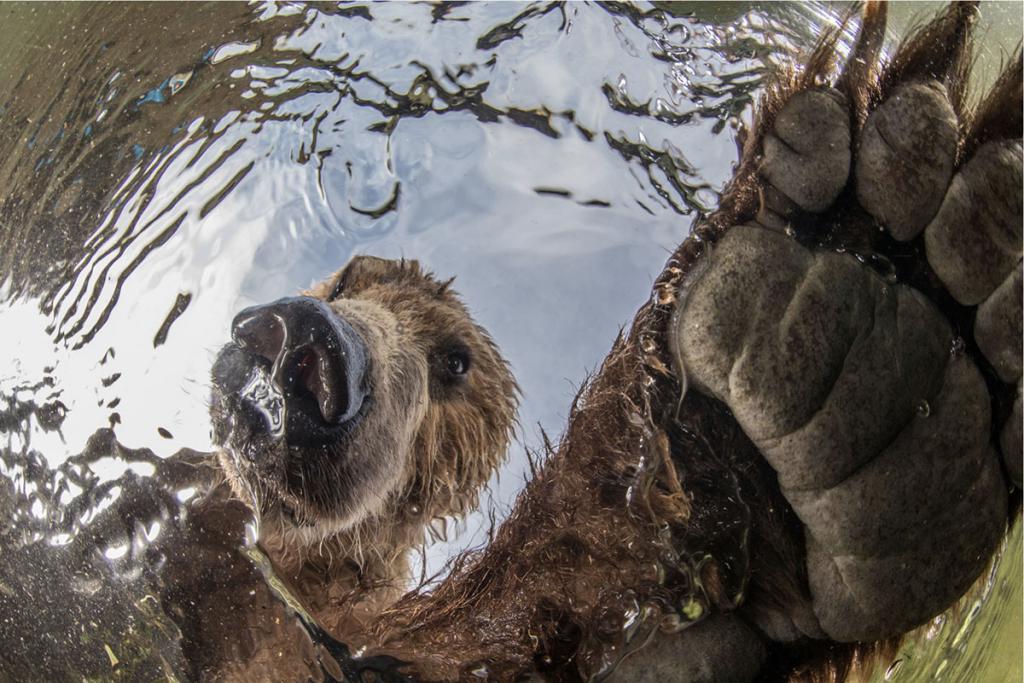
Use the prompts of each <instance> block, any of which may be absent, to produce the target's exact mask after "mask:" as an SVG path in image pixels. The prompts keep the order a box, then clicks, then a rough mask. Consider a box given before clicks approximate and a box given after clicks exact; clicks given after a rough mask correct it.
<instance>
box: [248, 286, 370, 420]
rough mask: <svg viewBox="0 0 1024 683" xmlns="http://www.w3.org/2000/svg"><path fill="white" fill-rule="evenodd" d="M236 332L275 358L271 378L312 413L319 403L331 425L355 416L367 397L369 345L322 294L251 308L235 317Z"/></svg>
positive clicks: (257, 352) (256, 349)
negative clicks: (319, 297) (323, 298)
mask: <svg viewBox="0 0 1024 683" xmlns="http://www.w3.org/2000/svg"><path fill="white" fill-rule="evenodd" d="M231 336H232V339H233V340H234V342H235V343H236V344H237V345H238V346H239V347H240V348H243V349H246V350H248V351H249V352H250V353H253V354H255V355H257V356H260V357H262V358H265V359H266V360H267V361H269V362H270V364H271V381H272V382H273V383H274V385H275V386H276V387H277V389H278V390H279V391H280V392H281V393H282V395H283V396H284V397H285V398H291V399H297V400H296V401H295V404H296V407H297V408H298V409H300V410H301V409H302V408H303V403H306V404H307V406H308V409H309V412H313V411H314V410H316V409H317V408H318V409H319V413H320V417H321V418H323V421H324V422H326V423H328V424H332V425H335V424H343V423H345V422H347V421H349V420H351V419H352V418H353V417H355V415H356V413H357V412H358V411H359V408H360V407H361V406H362V404H363V400H364V399H365V398H366V391H365V389H364V385H365V382H364V379H365V375H366V369H367V357H368V354H367V350H366V344H365V343H364V342H363V340H362V338H361V337H360V336H359V333H358V332H356V331H355V329H353V327H352V325H350V324H349V323H348V321H347V320H345V319H344V317H342V316H340V315H338V314H337V313H335V312H334V311H333V310H331V308H330V307H328V306H327V304H325V303H324V302H322V301H320V300H319V299H313V298H311V297H307V296H300V297H289V298H286V299H280V300H278V301H275V302H273V303H270V304H265V305H261V306H252V307H250V308H247V309H245V310H244V311H242V312H241V313H239V314H238V315H237V316H235V319H234V321H232V323H231ZM302 399H305V401H303V400H302ZM310 399H312V401H315V404H316V408H313V405H312V402H311V401H310Z"/></svg>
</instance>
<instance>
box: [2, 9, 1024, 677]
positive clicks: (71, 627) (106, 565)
mask: <svg viewBox="0 0 1024 683" xmlns="http://www.w3.org/2000/svg"><path fill="white" fill-rule="evenodd" d="M834 21H835V19H834V17H833V16H832V15H831V14H830V13H829V12H827V11H820V10H818V9H815V8H808V7H805V6H789V5H772V6H769V7H766V8H761V9H757V8H755V9H751V8H750V6H749V5H745V4H719V3H709V4H701V5H693V6H675V5H673V6H669V7H667V8H664V9H657V8H654V7H646V6H634V5H620V4H616V3H610V4H607V5H604V6H592V5H584V4H568V5H560V4H555V3H550V4H542V3H531V4H522V3H488V4H473V5H462V4H460V3H449V4H441V5H427V4H422V5H411V4H373V5H361V4H353V5H343V6H340V7H325V6H316V7H307V6H303V5H296V4H288V5H276V4H264V5H255V6H246V5H239V4H214V5H189V6H188V8H187V9H181V8H169V7H165V6H162V5H145V6H135V7H132V8H130V9H129V8H125V7H121V6H116V5H114V6H93V5H89V6H78V5H57V6H52V5H44V6H34V5H32V6H30V5H12V4H4V5H0V26H2V27H3V28H2V29H0V36H2V37H3V38H4V39H5V40H4V42H3V44H2V45H0V178H2V179H3V186H2V193H0V244H2V245H3V249H2V250H0V268H2V271H0V281H2V283H3V284H2V289H0V320H2V321H3V330H4V333H3V334H2V335H0V357H2V358H4V359H6V360H7V362H6V363H5V364H4V365H3V367H0V433H2V434H3V439H4V441H3V443H2V444H0V449H2V451H0V456H2V457H0V470H2V473H3V475H4V476H3V477H2V478H0V486H3V487H4V488H5V491H4V492H3V495H2V496H0V508H3V509H0V513H2V514H3V517H2V527H0V529H2V531H0V533H2V534H3V545H4V547H5V548H13V547H18V548H19V549H20V550H19V551H18V554H16V555H13V557H16V558H18V561H17V562H12V560H11V559H10V558H11V557H12V556H11V555H8V556H7V557H6V558H5V559H4V560H3V562H0V566H2V571H0V595H7V597H6V598H3V597H0V602H2V600H13V602H8V603H5V604H4V605H2V606H0V609H2V611H3V613H4V614H9V613H11V606H12V605H16V606H18V607H19V609H18V610H15V611H17V612H18V613H19V614H23V615H26V616H25V617H24V618H25V619H29V621H24V622H22V621H19V622H18V623H17V624H16V625H10V624H9V625H8V626H5V627H2V628H8V629H13V630H10V631H8V632H7V633H4V634H3V639H4V642H11V640H10V638H9V637H8V636H10V634H12V633H13V634H18V633H25V632H31V631H34V630H35V629H34V628H33V627H32V622H31V619H32V618H33V617H32V616H31V615H32V614H41V615H43V617H42V618H43V619H44V623H51V624H52V626H53V630H54V632H63V633H65V637H62V638H56V639H54V640H52V642H51V641H47V643H49V644H48V645H43V644H40V643H39V642H36V640H32V641H30V645H31V647H28V646H26V647H28V649H26V651H25V652H23V653H20V654H16V655H11V656H12V657H15V659H16V658H17V657H18V656H22V657H24V658H27V659H36V660H39V661H42V660H43V659H45V658H46V657H52V658H53V660H52V661H50V660H46V661H47V662H48V663H47V664H46V667H47V668H45V670H46V671H49V672H50V673H52V674H53V675H54V676H57V675H58V672H61V671H64V672H65V673H66V671H67V670H77V671H78V672H109V671H110V670H111V669H110V667H113V669H114V670H116V671H118V672H121V673H122V674H125V675H127V674H126V673H125V672H126V671H127V668H126V667H127V664H126V662H129V661H132V662H135V661H137V662H139V664H138V666H139V667H142V668H139V669H137V670H135V672H136V673H141V672H143V671H146V672H155V671H175V672H180V671H183V670H184V669H182V666H184V664H183V662H182V661H181V653H180V652H178V651H176V650H175V649H174V648H173V647H170V649H168V647H169V646H166V643H167V642H173V638H172V639H170V640H168V638H167V637H166V636H167V634H171V635H173V634H174V633H176V626H175V624H174V623H173V619H172V618H169V617H168V615H166V614H164V613H162V612H161V610H160V609H156V607H155V606H154V604H153V603H154V600H153V593H152V588H151V587H150V584H149V583H147V582H148V581H149V579H150V578H151V577H150V575H151V573H152V572H153V567H154V566H155V565H154V562H155V560H154V559H153V558H154V557H159V556H160V555H159V553H156V554H155V555H154V553H153V552H150V551H151V550H152V548H151V546H152V544H153V543H155V542H156V540H157V537H158V536H160V535H161V534H164V535H169V534H172V533H177V531H172V530H178V529H180V528H184V527H187V526H188V522H187V521H183V519H184V518H183V517H182V510H181V503H182V502H183V501H184V500H187V499H189V497H190V496H192V495H195V491H196V489H197V487H200V484H199V480H200V479H202V477H201V476H200V475H201V474H202V470H203V468H202V466H189V467H186V468H185V469H182V468H181V467H178V466H171V465H168V464H167V462H168V461H166V460H165V459H164V458H165V457H166V456H168V455H170V454H172V453H175V452H179V451H181V450H182V449H194V451H198V452H202V451H207V450H209V448H210V442H209V422H208V418H207V414H206V411H207V395H208V385H207V375H208V371H209V367H210V363H211V361H212V354H213V353H214V351H215V350H216V349H217V348H218V347H219V346H220V344H221V343H222V342H223V341H225V339H226V336H227V332H228V321H230V319H231V317H232V315H233V313H234V312H235V311H237V310H239V309H240V308H242V307H244V306H247V305H250V304H252V303H256V302H262V301H267V300H271V299H275V298H277V297H279V296H282V295H284V294H287V293H290V292H293V291H295V290H297V289H300V288H302V287H304V286H307V285H309V284H310V283H312V282H314V281H317V280H320V279H321V278H322V277H323V276H324V275H325V274H327V273H329V272H331V271H333V270H335V269H336V268H337V267H338V266H340V265H341V264H342V263H344V262H345V261H347V260H348V258H350V257H351V256H352V255H353V254H356V253H372V254H375V255H380V256H385V257H396V256H403V255H405V256H410V257H415V258H417V259H419V260H421V261H422V262H423V263H425V265H427V266H428V267H429V268H431V269H432V270H434V271H436V272H437V273H439V274H442V275H445V276H448V275H457V276H458V280H457V285H456V286H457V287H458V289H459V290H460V291H461V292H462V293H463V294H464V296H465V298H466V300H467V301H468V303H469V305H470V307H471V308H472V309H473V311H474V314H475V316H476V317H477V319H478V320H479V321H480V322H481V323H482V324H484V326H486V327H487V328H488V329H489V330H490V331H491V332H492V333H493V335H494V337H495V338H496V339H497V341H498V342H499V344H500V345H501V346H502V348H503V351H504V353H505V355H506V357H508V358H509V359H510V360H511V362H512V365H513V369H514V371H515V373H516V375H517V378H518V380H519V382H520V385H521V386H522V387H523V390H524V396H523V409H522V412H521V415H520V418H521V423H522V425H523V429H522V433H521V435H520V436H521V438H520V439H519V440H518V443H517V445H516V446H515V447H514V448H513V452H512V453H511V456H510V459H509V462H508V463H507V465H506V466H505V468H504V469H503V470H502V472H501V474H500V476H499V477H497V478H496V479H495V480H494V481H493V482H492V486H491V496H490V499H489V500H488V499H487V497H485V506H486V507H489V508H491V509H493V510H495V511H496V515H497V517H498V518H500V517H501V516H502V515H503V514H504V513H505V512H506V511H507V509H508V507H509V506H510V505H511V502H512V501H513V499H514V496H515V494H516V492H517V491H518V489H519V488H520V486H521V484H522V481H523V478H524V477H525V476H526V473H527V472H528V471H529V466H528V459H527V457H526V451H528V450H532V451H538V450H541V449H542V445H543V439H542V436H541V433H540V428H541V427H543V428H544V429H546V430H547V431H549V432H550V433H553V434H557V433H558V432H559V430H560V429H561V425H562V423H563V420H564V417H565V414H566V408H567V406H568V405H569V403H570V401H571V398H572V396H573V394H574V393H575V389H576V387H578V386H579V384H580V383H581V382H582V381H583V380H584V378H585V377H586V373H587V371H588V370H592V369H593V368H594V367H595V366H596V364H597V363H598V362H599V361H600V360H601V358H602V357H603V355H604V353H605V351H606V350H607V347H608V345H609V343H610V341H611V339H612V338H613V337H614V336H615V334H616V332H617V331H618V329H619V327H620V326H621V325H622V324H624V323H625V322H627V321H628V319H629V316H630V315H631V314H632V312H633V311H634V310H635V309H636V308H637V306H638V305H639V304H640V303H641V302H642V301H643V299H644V297H645V293H646V291H647V289H648V287H649V284H650V281H651V278H652V277H653V275H654V274H655V273H656V272H657V270H658V269H659V268H660V266H661V263H662V261H663V260H664V256H665V253H666V250H668V249H669V248H671V247H673V246H674V245H675V244H676V243H677V242H678V241H679V240H680V239H681V238H682V236H683V235H685V233H686V232H687V230H688V229H689V227H690V226H691V225H692V223H693V221H694V220H695V218H696V217H697V216H698V215H700V213H702V212H705V211H708V210H710V209H711V208H713V207H714V205H715V203H716V200H717V193H718V192H719V191H720V190H721V188H722V185H723V184H724V183H725V182H726V181H727V180H728V178H729V177H730V175H731V163H732V162H733V160H734V159H735V149H736V132H737V128H738V124H739V122H740V121H741V120H742V119H743V117H744V116H745V115H748V114H749V107H750V104H751V102H752V100H753V98H754V96H755V95H756V93H757V91H758V88H759V87H760V85H761V83H762V80H763V78H764V77H765V74H766V70H767V66H768V65H770V64H771V63H772V62H774V61H776V60H777V59H779V58H780V57H781V56H783V55H787V54H791V53H793V52H795V51H797V49H798V47H799V46H801V45H806V44H808V43H809V42H810V41H811V40H812V39H813V37H814V36H816V35H817V34H818V33H819V32H820V30H821V28H822V26H823V25H825V24H827V23H833V22H834ZM104 428H109V429H112V430H113V431H112V432H111V431H98V430H103V429H104ZM114 435H116V439H115V438H114ZM121 444H126V445H128V446H130V447H131V448H133V449H137V450H128V449H126V448H124V447H123V446H121ZM188 453H191V451H188ZM190 457H191V456H190ZM195 459H196V461H197V462H198V461H199V460H201V459H200V458H198V456H195ZM185 461H186V462H192V460H189V459H188V458H186V460H185ZM200 488H201V487H200ZM115 500H116V501H120V502H119V505H118V506H112V503H113V502H114V501H115ZM125 501H129V502H131V505H130V506H129V507H131V508H133V509H134V513H135V514H134V515H133V517H132V518H131V519H123V518H122V517H119V516H117V515H112V514H105V512H108V511H112V510H115V509H117V508H119V507H120V506H121V504H123V503H124V502H125ZM487 519H488V515H487V513H486V511H484V512H482V513H478V514H475V515H473V516H472V517H471V518H470V519H469V520H467V521H465V522H463V523H460V524H458V525H456V527H454V529H455V531H458V532H459V533H452V534H445V533H444V530H439V535H440V536H443V537H444V536H446V541H445V542H439V543H436V544H435V545H433V546H432V547H431V548H430V549H429V551H428V554H427V557H426V565H427V567H426V571H427V573H432V572H434V571H437V570H439V569H441V568H442V567H443V565H444V563H445V561H446V560H447V559H448V558H449V557H450V556H452V555H453V554H454V553H456V552H457V551H459V550H461V549H463V548H466V547H472V546H474V545H479V544H480V543H482V542H484V541H485V540H486V526H487ZM240 528H241V526H239V529H240ZM182 533H184V532H182ZM1017 539H1018V540H1017V543H1018V547H1019V530H1018V535H1017ZM240 540H241V538H240V537H239V541H240ZM96 547H99V548H100V550H101V555H100V559H97V557H96V555H95V553H92V554H91V550H92V549H93V548H96ZM1017 554H1019V552H1018V553H1017ZM157 564H159V563H158V562H157ZM58 568H61V569H59V571H62V572H70V573H69V574H67V577H66V580H64V579H61V580H55V581H53V582H52V583H53V584H55V585H58V586H59V588H60V590H66V591H68V595H67V596H63V595H58V594H56V593H54V594H52V595H51V593H50V591H47V590H46V588H47V586H49V585H51V582H50V581H48V580H47V577H48V576H50V572H51V571H58ZM27 574H32V576H33V577H35V578H34V579H33V580H37V581H38V582H39V583H38V586H34V587H32V588H31V589H30V588H29V587H28V586H25V585H24V584H23V581H24V577H25V576H26V575H27ZM1018 575H1019V571H1018ZM1014 585H1015V586H1016V590H1017V591H1018V595H1019V586H1020V581H1019V577H1018V580H1017V581H1016V583H1015V584H1014ZM112 586H116V587H117V588H116V590H112V589H111V587H112ZM8 590H10V591H16V592H26V593H31V596H29V597H27V598H20V597H19V598H17V599H15V598H11V597H10V595H8V594H7V591H8ZM993 590H994V591H995V592H997V593H998V592H999V591H1000V589H999V587H998V586H997V587H995V588H994V589H993ZM108 593H109V594H110V595H107V594H108ZM32 596H35V597H32ZM54 605H59V606H60V608H59V609H58V608H56V607H54ZM69 606H73V607H69ZM68 615H70V616H68ZM47 620H49V621H47ZM1011 621H1012V617H1011ZM140 624H146V625H147V626H146V627H145V628H143V627H142V626H141V625H140ZM86 625H88V627H86ZM131 625H139V626H138V627H137V628H135V627H134V626H133V627H132V628H129V626H131ZM108 627H109V628H108ZM83 628H86V629H87V630H91V631H92V632H93V635H92V636H91V637H90V638H86V639H84V640H83V638H81V637H79V636H78V635H76V634H79V633H80V632H81V631H82V629H83ZM1018 628H1019V626H1018ZM132 629H134V630H132ZM130 631H131V632H133V633H136V634H141V635H139V636H138V638H137V639H136V640H132V639H130V638H128V637H127V636H126V635H125V634H127V633H129V632H130ZM159 634H164V635H163V636H160V635H159ZM101 641H102V642H101ZM133 643H134V644H133ZM158 643H159V644H160V645H159V646H158V645H157V644H158ZM48 648H49V649H48ZM114 648H120V649H118V650H116V651H115V650H114ZM132 648H134V649H132ZM108 650H109V652H108ZM126 652H128V653H129V654H126ZM131 652H134V653H135V655H130V653H131ZM115 660H116V662H115ZM40 667H41V668H40V669H39V670H40V671H43V670H44V668H42V667H43V665H42V664H40ZM1018 670H1019V664H1018ZM97 675H98V674H97Z"/></svg>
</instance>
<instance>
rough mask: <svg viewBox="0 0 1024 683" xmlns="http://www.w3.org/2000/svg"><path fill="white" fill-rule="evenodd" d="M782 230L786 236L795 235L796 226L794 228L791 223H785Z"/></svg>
mask: <svg viewBox="0 0 1024 683" xmlns="http://www.w3.org/2000/svg"><path fill="white" fill-rule="evenodd" d="M783 232H784V233H786V237H796V228H794V227H793V225H792V224H791V223H787V224H786V227H785V229H784V230H783Z"/></svg>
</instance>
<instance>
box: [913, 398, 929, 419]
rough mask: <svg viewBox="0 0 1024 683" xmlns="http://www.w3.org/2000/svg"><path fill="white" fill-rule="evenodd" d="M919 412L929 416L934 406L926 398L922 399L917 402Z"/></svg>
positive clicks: (922, 415)
mask: <svg viewBox="0 0 1024 683" xmlns="http://www.w3.org/2000/svg"><path fill="white" fill-rule="evenodd" d="M917 414H918V415H920V416H921V417H928V416H929V415H931V414H932V407H931V405H929V404H928V401H927V400H926V399H923V398H922V399H921V400H920V401H919V402H918V404H917Z"/></svg>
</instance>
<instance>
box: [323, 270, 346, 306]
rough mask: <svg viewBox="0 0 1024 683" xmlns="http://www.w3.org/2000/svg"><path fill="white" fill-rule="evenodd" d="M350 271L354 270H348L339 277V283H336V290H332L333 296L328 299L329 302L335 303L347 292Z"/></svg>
mask: <svg viewBox="0 0 1024 683" xmlns="http://www.w3.org/2000/svg"><path fill="white" fill-rule="evenodd" d="M350 270H352V269H351V268H346V269H345V270H344V271H343V272H342V273H341V275H339V276H338V280H337V282H335V283H334V288H333V289H332V290H331V295H330V296H329V297H327V300H328V301H334V300H335V299H337V298H338V297H339V296H341V293H342V292H344V291H345V285H346V283H347V280H348V274H349V271H350Z"/></svg>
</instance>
